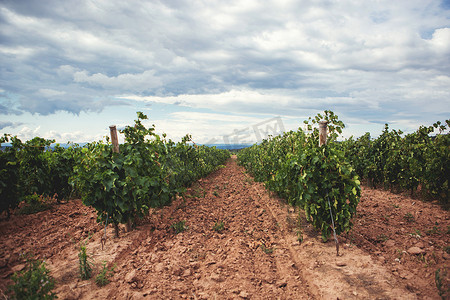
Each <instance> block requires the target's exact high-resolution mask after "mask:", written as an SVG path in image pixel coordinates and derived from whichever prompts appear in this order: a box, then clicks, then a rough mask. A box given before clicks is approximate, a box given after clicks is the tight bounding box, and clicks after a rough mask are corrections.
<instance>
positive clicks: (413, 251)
mask: <svg viewBox="0 0 450 300" xmlns="http://www.w3.org/2000/svg"><path fill="white" fill-rule="evenodd" d="M424 252H425V251H423V250H422V249H420V248H419V247H411V248H409V249H408V253H409V254H413V255H419V254H422V253H424Z"/></svg>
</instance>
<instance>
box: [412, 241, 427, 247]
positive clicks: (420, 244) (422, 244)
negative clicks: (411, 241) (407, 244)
mask: <svg viewBox="0 0 450 300" xmlns="http://www.w3.org/2000/svg"><path fill="white" fill-rule="evenodd" d="M414 246H415V247H418V248H424V247H425V245H424V243H422V242H418V243H416V244H415V245H414Z"/></svg>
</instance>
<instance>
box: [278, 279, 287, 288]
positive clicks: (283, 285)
mask: <svg viewBox="0 0 450 300" xmlns="http://www.w3.org/2000/svg"><path fill="white" fill-rule="evenodd" d="M286 286H287V282H286V280H283V281H280V282H279V283H278V287H279V288H283V287H286Z"/></svg>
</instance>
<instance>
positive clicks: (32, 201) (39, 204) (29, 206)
mask: <svg viewBox="0 0 450 300" xmlns="http://www.w3.org/2000/svg"><path fill="white" fill-rule="evenodd" d="M56 201H57V200H56V198H54V197H49V196H43V195H40V196H39V195H37V194H36V193H34V194H33V195H28V196H25V197H24V205H23V206H22V207H21V208H20V209H19V210H18V212H17V214H19V215H31V214H35V213H38V212H41V211H44V210H47V209H49V208H50V207H51V204H52V203H54V202H56Z"/></svg>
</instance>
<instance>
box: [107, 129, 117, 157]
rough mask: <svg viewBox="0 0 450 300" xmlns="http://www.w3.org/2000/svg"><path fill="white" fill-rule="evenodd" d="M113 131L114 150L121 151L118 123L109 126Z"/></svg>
mask: <svg viewBox="0 0 450 300" xmlns="http://www.w3.org/2000/svg"><path fill="white" fill-rule="evenodd" d="M109 131H110V132H111V142H112V144H113V152H116V153H119V139H118V138H117V129H116V125H111V126H109Z"/></svg>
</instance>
